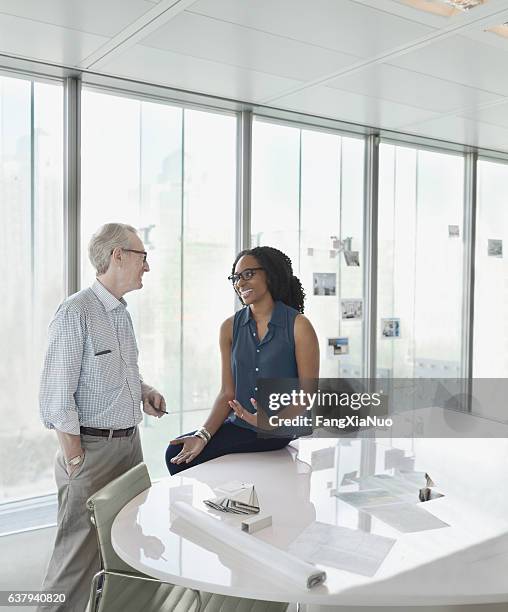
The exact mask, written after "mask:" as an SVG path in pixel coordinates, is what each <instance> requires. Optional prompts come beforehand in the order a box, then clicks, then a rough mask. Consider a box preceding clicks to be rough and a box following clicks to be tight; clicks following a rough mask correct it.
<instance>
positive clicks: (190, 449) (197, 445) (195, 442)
mask: <svg viewBox="0 0 508 612" xmlns="http://www.w3.org/2000/svg"><path fill="white" fill-rule="evenodd" d="M170 444H183V448H182V450H181V451H180V452H179V453H178V455H176V456H175V457H173V459H171V463H176V464H177V465H178V464H180V463H190V462H191V461H193V460H194V459H195V458H196V457H197V456H198V455H199V453H200V452H201V451H202V450H203V449H204V448H205V446H206V442H205V441H204V440H202V439H201V438H199V437H198V436H183V437H182V438H176V439H175V440H171V442H170Z"/></svg>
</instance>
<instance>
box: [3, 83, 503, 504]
mask: <svg viewBox="0 0 508 612" xmlns="http://www.w3.org/2000/svg"><path fill="white" fill-rule="evenodd" d="M81 126H82V136H81V163H82V165H81V219H80V231H81V248H80V253H81V266H80V270H81V286H82V287H85V286H87V285H89V284H91V283H92V282H93V279H94V271H93V270H92V268H91V266H90V264H89V262H88V258H87V249H86V247H87V243H88V240H89V238H90V236H91V234H92V233H93V232H94V231H95V230H96V229H97V228H98V227H99V226H100V225H101V224H103V223H105V222H108V221H122V222H126V223H130V224H132V225H134V226H136V227H137V228H138V230H139V232H140V235H141V237H142V239H143V241H144V243H145V245H146V248H147V251H148V254H149V255H148V261H149V264H150V268H151V270H150V273H149V274H147V276H146V277H145V283H144V284H145V286H144V288H143V290H142V291H139V292H133V293H130V294H128V295H127V296H126V298H127V301H128V303H129V310H130V312H131V314H132V316H133V320H134V325H135V329H136V334H137V339H138V344H139V347H140V366H141V370H142V372H143V375H144V377H145V379H146V381H147V382H149V383H150V384H152V385H154V386H156V387H158V388H159V389H160V390H161V391H162V392H163V393H164V394H165V396H166V398H167V403H168V409H169V412H170V414H169V415H168V416H167V417H164V418H163V419H162V420H160V421H155V420H153V419H150V418H148V417H145V420H144V425H143V428H142V433H143V438H144V449H145V455H146V458H147V461H148V463H149V464H150V466H151V472H152V475H153V476H155V477H157V476H160V475H163V474H165V467H164V463H163V452H164V449H165V447H166V444H167V442H168V441H169V439H170V438H171V437H173V436H175V435H178V434H180V433H182V432H184V431H188V430H190V429H191V428H193V427H194V426H196V425H197V424H199V423H201V422H202V420H203V419H204V418H205V414H206V413H207V412H208V411H209V409H210V407H211V405H212V403H213V400H214V397H215V395H216V393H217V390H218V387H219V384H220V378H219V375H220V360H219V348H218V331H219V325H220V323H221V321H222V320H224V319H225V318H226V317H227V316H229V315H230V314H232V312H233V310H234V307H235V301H234V295H233V292H232V290H231V287H230V284H229V283H228V282H227V280H226V277H227V275H228V274H229V273H230V267H231V262H232V260H233V257H234V254H235V253H234V249H235V209H236V202H235V200H236V153H237V152H236V128H237V123H236V116H235V115H234V114H227V113H220V112H210V111H207V112H205V111H203V110H190V109H183V108H180V107H176V106H171V105H169V104H165V103H158V102H154V101H147V100H143V99H139V98H134V97H131V98H129V97H126V96H118V95H113V94H111V93H105V92H104V91H98V90H93V89H89V88H84V89H83V91H82V100H81ZM63 127H64V112H63V86H62V84H61V83H59V82H44V83H43V82H38V81H30V80H27V79H22V78H12V77H0V210H1V214H2V221H3V223H2V229H1V230H0V231H1V232H2V240H1V243H0V250H1V254H2V256H3V259H4V261H6V262H7V261H8V262H9V264H8V265H7V266H6V274H7V287H8V291H7V292H6V295H5V296H4V300H3V302H2V307H1V308H2V317H0V326H1V338H2V344H3V346H4V347H9V349H11V350H5V351H4V352H3V356H2V358H1V359H2V364H1V367H0V398H1V399H0V411H2V414H3V417H4V418H3V422H4V425H3V427H2V432H1V434H0V436H1V438H0V483H1V489H0V491H1V493H0V495H1V496H2V497H0V501H2V500H3V501H5V500H9V499H14V498H22V497H29V496H33V495H38V494H43V493H46V492H48V491H51V490H54V483H53V474H52V463H53V456H54V451H55V449H56V439H55V436H54V434H53V433H52V432H49V431H47V430H45V429H44V428H43V427H42V425H41V424H40V421H39V417H38V402H37V392H38V382H39V375H40V369H41V363H42V357H43V354H44V351H45V349H46V341H47V327H48V324H49V322H50V321H51V319H52V316H53V314H54V312H55V310H56V308H57V306H58V304H59V303H60V302H61V301H62V299H63V298H64V297H65V257H66V253H65V250H64V205H63V200H64V198H63V182H64V177H63V167H64V163H63V162H64V159H63ZM364 153H365V150H364V140H363V138H355V137H350V136H344V135H342V134H339V133H337V132H333V131H330V130H324V129H323V130H319V129H317V128H315V129H314V128H313V129H310V128H303V127H299V126H297V125H296V124H282V123H277V122H275V121H269V120H267V119H260V118H254V123H253V151H252V185H251V188H252V189H251V193H252V210H251V219H252V225H251V241H252V245H253V246H255V245H271V246H274V247H277V248H279V249H281V250H283V251H285V252H286V253H287V254H288V255H289V256H290V257H291V259H292V260H293V264H294V269H295V273H296V274H298V275H299V277H300V279H301V281H302V284H303V286H304V289H305V291H306V294H307V298H306V309H305V313H306V314H307V315H308V316H309V318H310V320H311V321H312V323H313V325H314V327H315V328H316V331H317V334H318V337H319V341H320V349H321V376H323V377H325V376H330V377H335V376H350V377H354V376H362V374H363V352H362V347H363V338H364V312H363V297H364V296H363V287H364V274H363V269H364V244H363V235H364V227H363V219H364V214H363V213H364ZM507 179H508V165H507V164H504V163H501V162H494V161H491V160H487V159H481V160H480V161H479V162H478V193H477V195H478V202H477V218H476V237H477V243H476V261H475V271H476V276H475V278H476V284H475V296H474V299H475V320H474V363H473V366H474V375H475V377H477V378H483V377H504V376H505V373H506V372H508V361H507V358H505V356H504V352H503V351H504V347H505V344H507V343H508V328H507V325H508V324H505V321H504V316H503V315H504V310H503V307H504V306H505V304H506V303H507V302H508V300H507V298H506V295H505V293H506V291H505V286H506V282H505V281H504V278H505V276H506V274H505V270H504V263H503V261H504V256H503V242H504V232H505V230H506V228H507V227H508V219H507V218H505V217H506V214H505V212H504V208H505V207H504V204H503V193H504V190H503V187H504V185H505V183H506V180H507ZM464 218H465V211H464V157H463V156H462V155H455V154H451V153H447V152H444V151H435V150H427V149H423V148H416V147H411V146H398V145H395V144H391V143H388V142H382V144H381V145H380V151H379V224H378V228H377V231H378V249H379V250H378V294H377V315H378V320H377V322H376V323H377V332H376V343H377V374H378V376H380V377H434V378H439V377H455V376H457V375H460V372H461V366H462V362H463V358H464V355H463V347H462V337H463V326H464V325H468V324H469V322H468V321H464V320H463V314H462V308H463V286H464V271H463V261H464V255H465V247H466V246H467V245H466V244H465V239H464V226H463V224H464ZM70 246H71V248H73V245H70ZM13 389H14V390H21V389H22V390H23V402H22V408H21V409H16V410H13V409H12V405H13V404H12V402H13Z"/></svg>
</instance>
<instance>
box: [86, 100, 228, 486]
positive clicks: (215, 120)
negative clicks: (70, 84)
mask: <svg viewBox="0 0 508 612" xmlns="http://www.w3.org/2000/svg"><path fill="white" fill-rule="evenodd" d="M81 163H82V171H81V194H82V195H81V241H82V249H81V253H82V261H81V278H82V283H81V284H82V286H87V285H89V284H91V283H92V282H93V280H94V271H93V269H92V267H91V265H90V263H89V261H88V257H87V252H86V245H87V243H88V241H89V239H90V236H91V235H92V234H93V232H94V231H95V230H96V229H97V228H98V227H99V226H100V225H102V224H103V223H106V222H110V221H119V222H122V223H129V224H131V225H134V226H135V227H136V228H137V229H138V230H139V232H140V235H141V238H142V239H143V241H144V244H145V247H146V250H147V251H148V262H149V264H150V272H149V273H148V274H146V275H145V278H144V287H143V289H142V290H141V291H139V292H133V293H129V294H127V295H126V296H125V298H126V300H127V303H128V307H129V311H130V312H131V315H132V318H133V322H134V328H135V331H136V337H137V340H138V345H139V349H140V368H141V371H142V374H143V377H144V379H145V380H146V382H148V383H149V384H151V385H153V386H155V387H157V388H158V389H159V390H160V391H161V392H162V393H163V394H164V395H165V397H166V401H167V406H168V411H169V412H170V414H169V415H167V416H165V417H164V418H163V419H161V420H156V419H153V418H151V417H147V416H145V420H144V427H143V431H142V435H143V439H144V442H143V446H144V453H145V460H146V461H147V463H148V464H149V465H150V468H151V473H152V475H153V476H160V475H163V474H165V472H166V468H165V464H164V451H165V448H166V445H167V443H168V441H169V440H170V439H171V438H172V437H174V436H176V435H178V434H180V433H181V432H182V431H187V430H189V429H191V428H193V427H195V426H196V425H198V424H201V421H202V420H204V418H205V414H207V413H208V411H209V410H210V408H211V406H212V403H213V400H214V399H215V395H216V394H217V392H218V390H219V385H220V376H219V375H220V358H219V345H218V338H219V326H220V323H221V322H222V321H223V320H224V319H225V318H226V317H227V316H230V315H231V314H232V313H233V311H234V300H233V297H234V296H233V294H232V291H231V287H230V284H229V283H228V281H227V276H228V274H229V273H230V268H231V263H232V261H233V258H234V248H235V206H236V204H235V199H236V117H235V116H234V115H229V114H219V113H211V112H202V111H199V110H187V109H185V110H182V109H181V108H177V107H174V106H169V105H167V104H162V103H154V102H147V101H142V100H139V99H130V98H126V97H118V96H113V95H109V94H105V93H99V92H97V91H93V90H89V89H85V90H84V91H83V93H82V152H81Z"/></svg>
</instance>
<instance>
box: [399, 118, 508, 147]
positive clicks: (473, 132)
mask: <svg viewBox="0 0 508 612" xmlns="http://www.w3.org/2000/svg"><path fill="white" fill-rule="evenodd" d="M403 131H407V132H409V133H412V134H419V135H422V136H428V137H430V138H438V139H440V140H449V141H451V142H459V143H463V144H467V145H471V146H478V147H484V148H487V149H495V150H498V151H508V146H507V145H508V129H505V128H501V127H498V126H494V125H490V124H488V123H482V122H480V121H472V120H470V119H466V118H464V117H457V116H448V117H439V118H437V119H433V120H431V121H425V122H422V123H420V124H417V125H411V126H408V127H407V129H406V130H403Z"/></svg>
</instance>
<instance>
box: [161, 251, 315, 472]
mask: <svg viewBox="0 0 508 612" xmlns="http://www.w3.org/2000/svg"><path fill="white" fill-rule="evenodd" d="M229 280H231V282H232V283H233V287H234V289H235V291H236V293H237V294H238V296H239V298H240V300H241V302H242V303H243V304H244V306H246V308H243V309H242V310H239V311H238V312H236V313H235V315H234V316H232V317H229V319H226V320H225V321H224V323H222V325H221V328H220V339H219V343H220V351H221V361H222V386H221V390H220V392H219V395H218V396H217V399H216V400H215V403H214V405H213V408H212V411H211V413H210V416H209V417H208V419H207V420H206V422H205V424H204V426H203V427H201V428H200V429H198V430H197V431H195V432H192V433H188V434H185V435H183V436H181V437H180V438H177V439H176V440H172V441H171V442H170V445H169V446H168V449H167V451H166V464H167V466H168V470H169V471H170V472H171V474H176V473H178V472H181V471H182V470H185V469H187V468H189V467H192V466H194V465H197V464H199V463H204V462H205V461H209V460H210V459H215V458H216V457H221V456H222V455H228V454H230V453H253V452H260V451H271V450H277V449H280V448H284V447H285V446H286V445H287V444H288V443H289V442H290V441H291V440H292V439H293V437H294V436H293V437H283V438H282V437H266V436H265V437H261V436H258V434H257V424H258V415H257V405H256V399H255V398H256V395H257V391H258V387H257V379H258V378H293V379H296V378H299V379H300V380H302V379H315V378H318V376H319V345H318V340H317V337H316V333H315V332H314V328H313V327H312V325H311V323H310V321H309V320H308V319H307V318H306V317H305V316H304V315H303V314H300V313H303V302H304V298H305V294H304V292H303V289H302V285H301V283H300V281H299V280H298V278H297V277H296V276H294V275H293V268H292V265H291V260H290V259H289V257H288V256H287V255H285V254H284V253H282V252H281V251H279V250H277V249H274V248H271V247H267V246H264V247H255V248H253V249H250V250H247V251H242V252H241V253H239V254H238V256H237V257H236V260H235V262H234V264H233V270H232V274H231V276H230V277H229Z"/></svg>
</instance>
